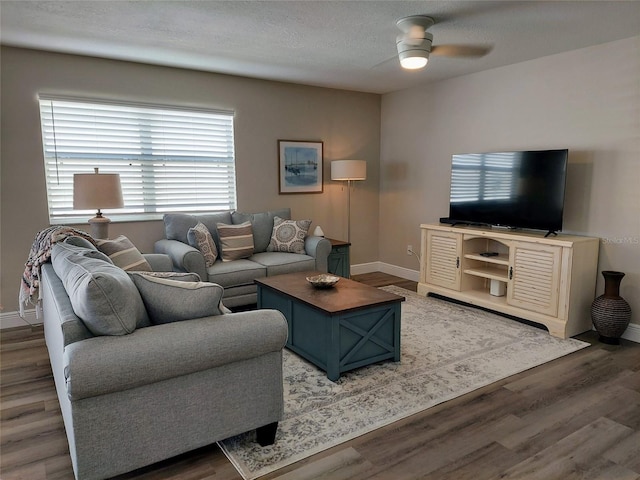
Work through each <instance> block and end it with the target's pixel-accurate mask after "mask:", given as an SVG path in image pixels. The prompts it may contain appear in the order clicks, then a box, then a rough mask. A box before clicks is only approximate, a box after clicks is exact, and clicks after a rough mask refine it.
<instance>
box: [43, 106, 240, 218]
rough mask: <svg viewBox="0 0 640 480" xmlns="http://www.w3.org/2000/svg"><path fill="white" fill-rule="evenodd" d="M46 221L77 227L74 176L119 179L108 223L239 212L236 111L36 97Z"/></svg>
mask: <svg viewBox="0 0 640 480" xmlns="http://www.w3.org/2000/svg"><path fill="white" fill-rule="evenodd" d="M39 100H40V119H41V125H42V139H43V147H44V163H45V175H46V183H47V198H48V204H49V219H50V221H51V223H67V224H68V223H79V222H84V221H86V219H87V214H94V213H95V212H93V211H91V212H86V211H78V210H74V209H73V174H74V173H92V172H93V171H94V168H95V167H98V168H99V169H100V172H101V173H119V174H120V181H121V184H122V194H123V197H124V204H125V206H124V208H122V209H114V210H105V213H107V214H108V216H109V217H110V218H111V219H112V220H116V221H117V220H121V221H122V220H149V219H158V218H161V217H162V214H163V213H165V212H178V211H179V212H205V211H215V210H231V209H234V208H236V180H235V156H234V144H233V113H232V112H227V111H206V110H197V109H187V108H183V109H180V108H174V107H167V106H154V105H139V104H128V103H114V102H104V101H91V100H78V99H65V98H60V97H48V96H43V95H41V96H40V98H39Z"/></svg>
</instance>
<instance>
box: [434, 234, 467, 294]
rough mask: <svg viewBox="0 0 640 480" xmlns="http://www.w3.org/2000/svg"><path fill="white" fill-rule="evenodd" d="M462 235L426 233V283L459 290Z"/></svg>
mask: <svg viewBox="0 0 640 480" xmlns="http://www.w3.org/2000/svg"><path fill="white" fill-rule="evenodd" d="M461 251H462V235H460V234H458V233H450V232H438V231H434V230H429V231H427V271H426V282H427V283H429V284H432V285H438V286H440V287H445V288H450V289H453V290H460V254H461Z"/></svg>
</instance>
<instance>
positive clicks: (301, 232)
mask: <svg viewBox="0 0 640 480" xmlns="http://www.w3.org/2000/svg"><path fill="white" fill-rule="evenodd" d="M310 225H311V220H285V219H284V218H280V217H277V216H276V217H274V219H273V233H272V234H271V242H269V246H268V247H267V252H287V253H299V254H304V253H305V250H304V239H305V238H306V236H307V233H308V232H309V226H310Z"/></svg>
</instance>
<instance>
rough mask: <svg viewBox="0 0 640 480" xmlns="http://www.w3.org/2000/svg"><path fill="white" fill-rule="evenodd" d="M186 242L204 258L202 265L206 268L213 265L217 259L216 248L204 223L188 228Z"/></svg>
mask: <svg viewBox="0 0 640 480" xmlns="http://www.w3.org/2000/svg"><path fill="white" fill-rule="evenodd" d="M187 240H188V241H189V245H191V246H192V247H194V248H197V249H198V250H200V252H201V253H202V255H203V256H204V263H205V265H206V266H207V267H210V266H211V265H213V264H214V263H215V261H216V259H217V258H218V248H217V247H216V244H215V242H214V241H213V237H212V236H211V233H210V232H209V229H208V228H207V226H206V225H205V224H204V223H202V222H198V224H197V225H196V226H195V227H192V228H190V229H189V231H188V232H187Z"/></svg>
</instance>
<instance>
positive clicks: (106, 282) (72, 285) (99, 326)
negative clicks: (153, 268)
mask: <svg viewBox="0 0 640 480" xmlns="http://www.w3.org/2000/svg"><path fill="white" fill-rule="evenodd" d="M96 254H100V255H103V254H101V253H100V252H97V251H93V250H89V249H86V248H82V247H76V246H74V245H69V244H65V243H56V244H55V245H54V246H53V248H52V250H51V263H52V264H53V269H54V270H55V272H56V274H57V275H58V277H59V278H60V280H62V284H63V285H64V288H65V290H66V291H67V295H68V296H69V300H70V301H71V305H72V307H73V311H74V312H75V313H76V315H77V316H78V317H79V318H80V319H81V320H82V321H83V322H84V323H85V325H86V326H87V328H88V329H89V331H91V333H93V334H94V335H126V334H128V333H131V332H133V331H134V330H135V329H136V326H138V325H139V324H140V325H144V324H148V322H149V318H148V316H147V312H146V310H145V308H144V304H143V303H142V298H140V294H139V293H138V289H137V288H136V287H135V285H134V283H133V281H132V280H131V279H130V278H129V276H128V275H127V273H126V272H125V271H124V270H122V269H121V268H119V267H116V266H115V265H113V264H112V263H111V262H110V260H108V258H107V260H105V259H104V258H97V257H96V256H95V255H96ZM103 257H104V255H103Z"/></svg>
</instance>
